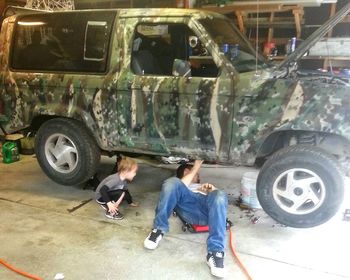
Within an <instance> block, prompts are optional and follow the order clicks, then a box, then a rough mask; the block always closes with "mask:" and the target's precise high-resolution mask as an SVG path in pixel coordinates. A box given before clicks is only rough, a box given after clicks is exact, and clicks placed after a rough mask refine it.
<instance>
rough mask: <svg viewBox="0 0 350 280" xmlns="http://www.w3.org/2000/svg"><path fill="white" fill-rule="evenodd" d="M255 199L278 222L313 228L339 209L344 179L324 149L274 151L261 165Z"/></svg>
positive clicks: (291, 225) (336, 163) (299, 147)
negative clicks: (256, 197) (256, 198)
mask: <svg viewBox="0 0 350 280" xmlns="http://www.w3.org/2000/svg"><path fill="white" fill-rule="evenodd" d="M287 185H289V186H290V187H289V188H288V189H287ZM257 196H258V199H259V202H260V204H261V206H262V208H263V209H264V210H265V212H266V213H267V214H268V215H270V216H271V217H272V218H273V219H275V220H276V221H277V222H279V223H282V224H284V225H287V226H290V227H296V228H308V227H314V226H317V225H320V224H323V223H325V222H326V221H328V220H329V219H330V218H332V217H333V216H334V215H335V213H336V212H337V210H338V209H339V206H340V204H341V202H342V200H343V197H344V175H343V172H342V170H341V167H340V166H339V164H338V162H337V161H336V159H335V158H334V157H333V156H332V155H330V154H328V153H327V152H326V151H324V150H323V149H320V148H318V147H314V146H307V145H297V146H290V147H287V148H284V149H281V150H279V151H277V152H276V153H275V154H273V155H272V156H271V157H270V158H269V159H268V160H267V161H266V162H265V164H264V165H263V167H262V169H261V170H260V173H259V176H258V179H257Z"/></svg>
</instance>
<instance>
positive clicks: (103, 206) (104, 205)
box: [96, 199, 114, 211]
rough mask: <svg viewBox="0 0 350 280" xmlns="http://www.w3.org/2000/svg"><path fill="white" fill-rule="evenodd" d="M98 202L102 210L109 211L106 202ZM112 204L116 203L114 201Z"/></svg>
mask: <svg viewBox="0 0 350 280" xmlns="http://www.w3.org/2000/svg"><path fill="white" fill-rule="evenodd" d="M96 202H97V203H98V205H100V206H101V208H102V209H103V210H105V211H107V210H108V207H107V203H106V202H104V201H101V200H98V199H96ZM112 202H113V203H114V201H112Z"/></svg>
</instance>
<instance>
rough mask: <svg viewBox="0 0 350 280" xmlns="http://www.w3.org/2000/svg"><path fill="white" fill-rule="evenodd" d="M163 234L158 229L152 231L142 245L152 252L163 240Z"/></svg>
mask: <svg viewBox="0 0 350 280" xmlns="http://www.w3.org/2000/svg"><path fill="white" fill-rule="evenodd" d="M163 235H164V234H163V233H162V231H161V230H160V229H156V228H155V229H153V230H152V231H151V232H150V234H149V235H148V236H147V238H146V239H145V241H144V242H143V245H144V246H145V248H147V249H150V250H154V249H155V248H157V247H158V244H159V242H160V241H161V240H162V238H163Z"/></svg>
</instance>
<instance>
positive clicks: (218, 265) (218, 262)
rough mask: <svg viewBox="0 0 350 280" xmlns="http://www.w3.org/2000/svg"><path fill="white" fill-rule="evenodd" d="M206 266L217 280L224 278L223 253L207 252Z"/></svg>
mask: <svg viewBox="0 0 350 280" xmlns="http://www.w3.org/2000/svg"><path fill="white" fill-rule="evenodd" d="M207 264H208V266H209V267H210V272H211V274H212V275H214V276H216V277H219V278H224V277H225V276H226V271H225V268H224V252H209V253H208V255H207Z"/></svg>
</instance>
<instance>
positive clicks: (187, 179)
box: [181, 159, 203, 187]
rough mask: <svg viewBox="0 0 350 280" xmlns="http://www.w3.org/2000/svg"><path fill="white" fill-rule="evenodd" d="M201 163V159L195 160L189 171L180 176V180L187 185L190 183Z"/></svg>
mask: <svg viewBox="0 0 350 280" xmlns="http://www.w3.org/2000/svg"><path fill="white" fill-rule="evenodd" d="M202 163H203V160H199V159H197V160H195V162H194V164H193V167H192V169H191V171H190V172H189V173H188V174H186V175H185V176H183V177H182V178H181V181H182V182H183V183H184V184H185V185H186V186H187V187H188V186H189V185H190V184H191V183H192V180H193V178H194V176H196V174H197V173H198V171H199V169H200V168H201V165H202Z"/></svg>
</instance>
